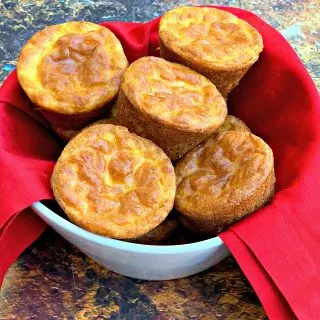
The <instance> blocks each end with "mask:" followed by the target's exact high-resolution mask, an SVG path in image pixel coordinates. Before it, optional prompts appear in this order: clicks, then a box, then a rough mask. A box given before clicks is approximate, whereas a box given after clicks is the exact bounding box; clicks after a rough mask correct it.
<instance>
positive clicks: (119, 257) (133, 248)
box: [31, 202, 229, 280]
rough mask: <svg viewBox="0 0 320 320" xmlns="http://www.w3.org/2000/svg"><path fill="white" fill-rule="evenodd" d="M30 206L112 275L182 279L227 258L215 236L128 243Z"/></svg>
mask: <svg viewBox="0 0 320 320" xmlns="http://www.w3.org/2000/svg"><path fill="white" fill-rule="evenodd" d="M31 207H32V209H33V210H34V211H35V212H36V213H37V215H38V216H39V217H40V218H41V219H43V220H44V221H45V222H46V223H47V224H48V225H49V226H50V227H52V228H53V229H54V230H55V231H56V232H58V233H59V234H60V235H61V236H62V237H64V238H65V239H67V240H68V241H69V242H71V243H72V244H73V245H75V246H76V247H77V248H78V249H79V250H81V251H82V252H83V253H85V254H86V255H87V256H89V257H90V258H92V259H93V260H95V261H96V262H98V263H99V264H101V265H103V266H105V267H106V268H108V269H110V270H112V271H114V272H117V273H120V274H122V275H124V276H128V277H132V278H137V279H144V280H170V279H177V278H183V277H187V276H190V275H192V274H195V273H198V272H201V271H204V270H206V269H208V268H210V267H212V266H214V265H215V264H217V263H219V262H220V261H222V260H223V259H225V258H226V257H227V256H228V255H229V251H228V249H227V247H226V246H225V244H224V243H223V241H222V240H221V239H220V238H219V237H215V238H211V239H208V240H204V241H199V242H195V243H190V244H183V245H173V246H150V245H143V244H136V243H129V242H125V241H120V240H115V239H111V238H106V237H103V236H99V235H97V234H94V233H91V232H89V231H86V230H84V229H82V228H80V227H78V226H76V225H75V224H73V223H71V222H70V221H68V220H66V219H64V218H62V217H60V216H59V215H58V214H56V213H55V212H53V211H52V210H50V209H49V208H48V207H46V206H45V205H44V204H42V203H41V202H36V203H34V204H33V205H32V206H31Z"/></svg>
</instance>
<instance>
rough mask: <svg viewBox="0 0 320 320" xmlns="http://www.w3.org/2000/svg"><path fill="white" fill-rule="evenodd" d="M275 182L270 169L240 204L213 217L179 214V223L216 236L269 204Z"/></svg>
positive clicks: (192, 229) (197, 231) (193, 229)
mask: <svg viewBox="0 0 320 320" xmlns="http://www.w3.org/2000/svg"><path fill="white" fill-rule="evenodd" d="M275 180H276V179H275V174H274V168H272V171H271V172H270V174H269V176H268V177H267V178H266V179H265V181H264V183H262V184H261V185H260V187H259V188H258V189H257V191H256V192H255V193H253V194H252V195H251V196H250V197H248V198H246V199H244V200H243V201H242V202H241V203H238V204H236V205H234V206H233V207H230V208H229V210H228V211H225V212H217V213H215V215H214V216H195V215H185V214H180V216H179V221H180V222H181V223H182V224H183V225H184V226H185V227H186V228H188V229H190V230H191V231H193V232H196V233H200V234H206V235H216V234H217V233H218V232H220V231H222V230H223V229H225V228H227V227H228V226H230V225H231V224H233V223H235V222H237V221H239V220H241V219H242V218H244V217H246V216H248V215H249V214H251V213H252V212H254V211H256V210H258V209H260V208H262V207H263V206H265V205H266V204H267V203H268V202H270V201H271V199H272V197H273V195H274V184H275ZM175 207H176V209H177V210H179V206H178V205H177V203H176V204H175ZM184 211H185V210H184ZM180 213H181V212H180Z"/></svg>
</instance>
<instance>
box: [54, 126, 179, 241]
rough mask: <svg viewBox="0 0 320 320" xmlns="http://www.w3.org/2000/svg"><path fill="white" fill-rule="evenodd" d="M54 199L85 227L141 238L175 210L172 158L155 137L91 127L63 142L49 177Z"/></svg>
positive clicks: (119, 128)
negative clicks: (62, 149) (150, 139)
mask: <svg viewBox="0 0 320 320" xmlns="http://www.w3.org/2000/svg"><path fill="white" fill-rule="evenodd" d="M51 185H52V189H53V192H54V195H55V198H56V200H57V201H58V203H59V204H60V206H61V207H62V209H63V210H64V211H65V212H66V214H67V215H68V216H69V218H70V219H71V220H72V221H74V222H76V223H77V224H78V225H80V226H83V227H84V228H85V229H87V230H89V231H92V232H95V233H99V234H102V235H106V236H110V237H113V238H118V239H130V238H135V237H139V236H141V235H143V234H145V233H147V232H149V231H150V230H152V229H153V228H155V227H156V226H157V225H158V224H160V223H161V222H162V221H163V220H164V219H165V218H166V216H167V214H168V213H169V211H170V210H171V209H172V206H173V201H174V196H175V190H176V185H175V174H174V169H173V166H172V164H171V161H170V160H169V159H168V157H167V156H166V155H165V153H164V152H163V151H162V150H161V149H160V148H159V147H157V146H156V145H155V144H153V143H152V142H151V141H149V140H146V139H144V138H141V137H139V136H137V135H135V134H133V133H130V132H129V131H128V129H127V128H125V127H121V126H114V125H110V124H97V125H94V126H91V127H89V128H87V129H85V130H84V131H82V132H81V133H79V134H78V135H77V136H76V137H75V138H73V139H72V140H71V141H70V142H69V144H68V145H67V146H66V147H65V149H64V151H63V152H62V154H61V156H60V158H59V159H58V162H57V164H56V166H55V168H54V173H53V175H52V179H51Z"/></svg>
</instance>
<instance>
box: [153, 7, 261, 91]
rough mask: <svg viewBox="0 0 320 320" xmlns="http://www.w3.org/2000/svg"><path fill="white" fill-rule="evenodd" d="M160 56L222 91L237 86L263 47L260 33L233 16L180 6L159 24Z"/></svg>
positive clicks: (213, 10) (214, 10) (205, 9)
mask: <svg viewBox="0 0 320 320" xmlns="http://www.w3.org/2000/svg"><path fill="white" fill-rule="evenodd" d="M159 37H160V52H161V57H163V58H165V59H167V60H169V61H174V62H178V63H181V64H184V65H186V66H189V67H190V68H192V69H194V70H196V71H197V72H199V73H201V74H203V75H204V76H206V77H207V78H208V79H210V80H211V81H212V82H213V83H214V84H215V85H216V87H217V89H218V90H219V91H220V92H221V93H222V95H223V96H225V97H226V96H227V94H228V93H229V92H230V91H231V90H232V89H233V88H234V87H235V86H237V85H238V83H239V81H240V79H241V78H242V77H243V76H244V74H245V73H246V72H247V71H248V69H249V68H250V67H251V66H252V65H253V64H254V63H255V62H256V61H257V60H258V58H259V54H260V52H261V51H262V49H263V41H262V37H261V35H260V33H259V32H258V31H257V30H256V29H255V28H253V27H252V26H251V25H249V24H248V23H247V22H245V21H244V20H241V19H239V18H237V17H236V16H235V15H233V14H231V13H229V12H226V11H224V10H219V9H215V8H198V7H179V8H175V9H173V10H170V11H168V12H167V13H165V14H164V16H163V17H162V18H161V21H160V25H159Z"/></svg>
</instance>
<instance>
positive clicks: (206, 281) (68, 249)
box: [0, 0, 320, 320]
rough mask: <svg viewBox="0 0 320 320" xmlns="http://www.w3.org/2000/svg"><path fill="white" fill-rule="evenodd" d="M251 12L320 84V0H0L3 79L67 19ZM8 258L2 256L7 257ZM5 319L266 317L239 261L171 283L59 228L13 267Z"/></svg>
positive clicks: (2, 307) (2, 296)
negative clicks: (85, 246) (145, 277)
mask: <svg viewBox="0 0 320 320" xmlns="http://www.w3.org/2000/svg"><path fill="white" fill-rule="evenodd" d="M201 3H207V4H210V3H211V4H220V5H230V6H237V7H242V8H245V9H248V10H252V11H254V12H255V13H257V14H258V15H260V16H261V17H262V18H264V19H265V20H267V21H268V22H269V23H270V24H271V25H273V26H275V27H276V28H277V29H278V30H279V31H281V32H282V34H283V35H284V36H285V37H286V38H287V39H288V40H289V41H290V43H291V44H292V46H293V47H294V48H295V49H296V51H297V53H298V55H299V56H300V58H301V59H302V61H303V62H304V64H305V65H306V67H307V68H308V70H309V72H310V74H311V76H312V77H313V79H314V81H315V83H316V84H317V86H318V88H320V61H319V53H320V27H319V21H320V5H319V1H317V0H310V1H306V0H304V1H303V0H273V1H272V0H265V1H252V0H250V1H244V0H226V1H206V2H200V1H177V0H170V1H152V0H140V1H132V0H118V1H117V0H101V1H100V0H98V1H90V0H82V1H80V0H60V1H58V0H53V1H49V0H48V1H45V0H43V1H41V0H38V1H27V0H24V1H10V0H1V1H0V83H1V82H2V81H3V80H4V79H5V77H6V76H7V75H8V74H9V73H10V71H11V70H12V69H14V67H15V63H16V59H17V55H18V53H19V50H20V48H21V46H22V45H23V43H24V42H25V41H26V40H27V39H28V38H29V37H30V36H31V35H32V34H33V33H34V32H35V31H37V30H39V29H41V28H43V27H44V26H46V25H50V24H55V23H60V22H64V21H68V20H79V19H81V20H89V21H93V22H99V21H103V20H124V21H147V20H150V19H152V18H154V17H156V16H159V15H161V14H162V13H163V12H164V11H166V10H168V9H170V8H172V7H175V6H177V5H181V4H189V5H197V4H201ZM0 261H1V257H0ZM0 319H1V320H7V319H37V320H42V319H45V320H47V319H119V320H120V319H121V320H122V319H128V320H135V319H141V320H166V319H181V320H182V319H185V320H188V319H201V320H214V319H230V320H231V319H237V320H242V319H246V320H250V319H252V320H253V319H254V320H258V319H267V317H266V315H265V312H264V310H263V308H262V307H261V304H260V302H259V300H258V299H257V297H256V295H255V293H254V292H253V290H252V288H251V287H250V285H249V284H248V282H247V281H246V279H245V277H244V276H243V275H242V273H241V271H240V269H239V267H238V266H237V264H236V263H235V261H234V260H233V259H232V258H228V259H226V260H225V261H223V262H222V263H220V264H219V265H217V266H215V267H213V268H211V269H210V270H208V271H205V272H203V273H201V274H198V275H195V276H192V277H189V278H186V279H180V280H174V281H166V282H148V281H139V280H134V279H130V278H125V277H123V276H120V275H117V274H115V273H113V272H111V271H108V270H106V269H104V268H102V267H100V266H99V265H97V264H96V263H95V262H93V261H92V260H91V259H89V258H88V257H86V256H85V255H83V254H82V253H80V252H79V251H78V250H77V249H75V248H74V247H73V246H72V245H70V244H69V243H67V242H66V241H65V240H63V239H62V238H61V237H60V236H58V235H57V234H55V233H54V232H53V231H51V230H48V231H46V232H45V233H44V234H43V235H42V236H41V237H40V239H39V240H38V241H37V242H36V243H35V244H34V245H32V246H31V247H30V248H28V249H27V250H26V251H25V252H24V253H23V254H22V255H21V257H20V258H19V259H18V261H17V262H16V263H15V264H14V265H13V266H12V267H11V268H10V269H9V271H8V273H7V275H6V277H5V280H4V283H3V287H2V289H1V293H0Z"/></svg>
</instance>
